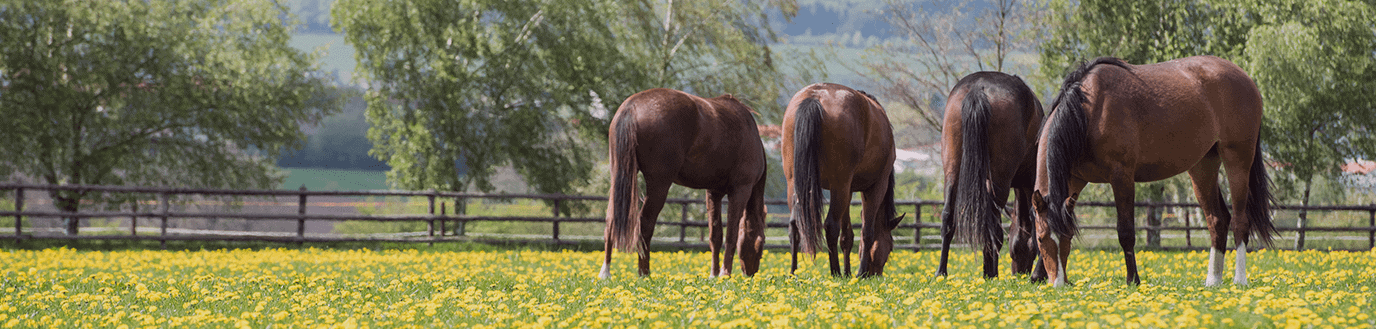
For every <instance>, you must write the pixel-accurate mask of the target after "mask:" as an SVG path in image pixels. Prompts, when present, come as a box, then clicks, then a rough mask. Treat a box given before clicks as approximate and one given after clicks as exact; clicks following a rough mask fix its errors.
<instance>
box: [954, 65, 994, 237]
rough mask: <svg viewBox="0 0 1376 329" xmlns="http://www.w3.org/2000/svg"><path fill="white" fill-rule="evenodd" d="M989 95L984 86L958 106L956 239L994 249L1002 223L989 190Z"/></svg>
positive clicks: (971, 93)
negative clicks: (959, 144)
mask: <svg viewBox="0 0 1376 329" xmlns="http://www.w3.org/2000/svg"><path fill="white" fill-rule="evenodd" d="M989 107H990V105H989V98H988V96H987V95H986V94H985V93H984V87H975V88H972V89H970V91H969V92H968V93H966V94H965V100H964V101H963V102H962V103H961V107H960V123H961V125H960V127H961V128H960V129H961V137H960V139H961V150H960V153H961V154H960V178H959V181H958V183H957V187H956V213H955V219H956V220H955V222H956V234H957V239H958V240H961V241H965V242H968V243H970V245H971V246H972V247H973V246H980V247H983V249H984V251H993V252H998V248H999V247H998V246H1000V245H1003V226H1002V225H1000V224H1001V223H1002V221H1001V220H1000V216H999V212H998V210H997V209H996V208H997V207H996V206H995V203H994V195H993V194H992V193H991V192H990V191H989V187H988V185H987V184H988V180H989V170H990V169H989V140H988V136H989V134H988V130H989V116H990V109H989Z"/></svg>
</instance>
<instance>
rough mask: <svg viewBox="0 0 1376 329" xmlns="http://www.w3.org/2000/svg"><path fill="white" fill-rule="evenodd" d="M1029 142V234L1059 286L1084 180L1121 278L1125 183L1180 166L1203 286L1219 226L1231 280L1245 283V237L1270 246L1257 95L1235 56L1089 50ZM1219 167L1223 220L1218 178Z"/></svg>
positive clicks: (1131, 230)
mask: <svg viewBox="0 0 1376 329" xmlns="http://www.w3.org/2000/svg"><path fill="white" fill-rule="evenodd" d="M1052 104H1053V105H1052V106H1053V110H1052V112H1051V115H1050V118H1048V119H1047V123H1046V128H1045V129H1044V130H1043V131H1042V134H1041V136H1040V141H1039V144H1040V145H1041V146H1040V147H1039V148H1038V149H1037V182H1036V191H1035V193H1034V194H1033V195H1032V204H1033V208H1034V209H1035V210H1036V213H1037V222H1036V225H1037V239H1038V240H1039V244H1040V246H1039V247H1040V249H1041V257H1042V262H1043V264H1044V265H1045V268H1046V271H1047V274H1048V275H1049V276H1050V277H1052V278H1054V279H1052V280H1051V282H1050V283H1051V284H1052V285H1053V286H1060V285H1063V284H1065V283H1066V274H1065V271H1066V262H1067V259H1066V258H1067V257H1068V256H1069V254H1070V239H1071V238H1072V237H1073V236H1074V234H1075V233H1076V232H1077V231H1078V226H1077V225H1078V224H1076V218H1075V215H1074V203H1075V199H1076V198H1077V197H1078V196H1079V192H1080V191H1081V190H1082V189H1083V188H1084V187H1085V184H1087V183H1105V182H1106V183H1109V184H1110V185H1111V186H1112V188H1113V198H1114V203H1115V206H1116V208H1117V210H1118V224H1117V229H1118V243H1119V244H1120V245H1122V247H1123V261H1124V264H1125V266H1126V268H1127V282H1128V283H1129V284H1139V283H1141V278H1140V277H1139V276H1138V274H1137V259H1136V254H1135V252H1134V250H1133V248H1134V247H1135V245H1136V234H1135V233H1136V223H1135V222H1134V220H1133V218H1134V217H1133V216H1134V214H1133V212H1134V209H1133V203H1134V202H1135V199H1134V197H1135V195H1134V192H1135V187H1134V183H1135V182H1149V181H1156V180H1162V179H1166V178H1170V177H1171V176H1175V175H1177V174H1180V173H1181V172H1187V171H1188V172H1189V174H1190V179H1191V181H1192V182H1193V183H1194V193H1195V197H1196V199H1197V200H1198V201H1199V204H1200V207H1201V208H1202V210H1203V212H1204V214H1205V217H1206V218H1207V220H1208V226H1209V237H1210V241H1211V247H1212V248H1211V249H1210V251H1209V269H1208V273H1207V274H1206V278H1205V280H1204V284H1205V285H1209V286H1212V285H1215V284H1218V283H1220V282H1221V281H1222V275H1223V267H1224V264H1223V262H1224V260H1223V250H1225V248H1227V238H1228V230H1229V229H1231V230H1232V231H1233V234H1234V235H1233V240H1234V242H1235V243H1236V245H1237V259H1236V261H1237V262H1236V265H1235V266H1236V270H1235V272H1234V276H1233V283H1235V284H1239V285H1242V284H1247V268H1246V260H1247V242H1248V239H1249V237H1250V236H1252V235H1256V236H1257V237H1258V238H1260V239H1261V241H1262V243H1263V244H1267V245H1269V244H1270V243H1271V236H1272V235H1273V234H1275V232H1276V229H1275V226H1274V225H1272V223H1271V214H1270V212H1269V209H1270V205H1271V204H1272V203H1273V202H1274V200H1273V198H1272V196H1271V191H1270V189H1269V187H1268V185H1270V182H1269V181H1270V178H1269V177H1268V176H1267V174H1266V167H1265V164H1264V163H1263V160H1262V155H1261V141H1260V131H1261V119H1262V118H1261V116H1262V101H1261V94H1260V93H1259V92H1258V91H1257V87H1256V83H1254V82H1253V81H1252V79H1251V78H1249V77H1248V76H1247V73H1245V72H1243V71H1242V69H1241V68H1239V67H1238V66H1237V65H1236V64H1233V63H1232V62H1229V61H1227V60H1225V59H1221V58H1218V57H1213V56H1196V57H1188V58H1182V59H1177V60H1173V61H1169V62H1163V63H1157V64H1149V65H1131V64H1128V63H1125V62H1123V61H1122V60H1120V59H1117V58H1098V59H1095V60H1094V61H1092V62H1090V63H1088V64H1084V65H1081V66H1080V67H1079V68H1078V69H1076V70H1075V71H1073V72H1071V73H1070V74H1069V75H1067V76H1066V78H1065V81H1064V82H1063V83H1062V85H1061V93H1060V94H1059V95H1057V96H1056V100H1055V102H1053V103H1052ZM1220 164H1221V165H1222V167H1223V168H1224V169H1226V170H1227V178H1228V189H1229V195H1230V197H1231V198H1232V209H1233V210H1234V211H1237V217H1236V218H1234V217H1233V216H1232V214H1230V213H1229V211H1228V206H1227V204H1226V203H1225V202H1224V200H1223V191H1222V190H1221V188H1220V186H1219V182H1218V174H1219V166H1220Z"/></svg>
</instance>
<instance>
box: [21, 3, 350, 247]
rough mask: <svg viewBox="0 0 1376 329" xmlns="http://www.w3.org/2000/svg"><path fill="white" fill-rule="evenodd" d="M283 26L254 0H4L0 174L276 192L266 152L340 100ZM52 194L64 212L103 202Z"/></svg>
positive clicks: (276, 11)
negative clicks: (86, 203) (86, 202)
mask: <svg viewBox="0 0 1376 329" xmlns="http://www.w3.org/2000/svg"><path fill="white" fill-rule="evenodd" d="M291 23H292V21H291V18H290V16H288V15H287V12H286V8H284V7H281V6H279V5H277V4H275V3H273V2H269V1H256V0H234V1H228V0H226V1H211V0H205V1H178V2H171V1H132V2H126V1H57V0H52V1H4V2H0V40H5V41H4V42H0V91H3V92H0V116H3V117H5V119H6V120H4V121H0V138H3V139H4V140H6V141H7V143H5V144H4V145H3V146H0V155H3V157H4V158H5V159H6V160H5V161H3V162H0V174H3V175H4V176H8V177H15V176H18V177H19V179H33V180H39V181H41V182H44V183H48V184H102V185H146V186H185V187H222V188H272V187H275V186H277V182H278V181H279V180H280V177H278V174H277V173H276V170H275V169H274V167H273V165H272V161H271V159H274V158H276V155H277V154H278V153H280V150H282V149H283V148H285V147H290V146H294V145H296V144H297V143H299V142H300V140H301V139H302V137H303V135H302V133H301V131H300V128H299V127H300V124H301V123H311V122H315V121H316V120H319V119H320V118H321V117H322V116H323V115H326V114H329V113H331V112H334V111H337V110H338V107H339V103H338V95H337V94H336V91H335V90H334V89H333V87H331V86H330V84H329V82H328V81H327V80H326V79H324V78H322V77H321V75H320V74H318V72H317V70H316V64H315V58H316V55H313V54H306V53H302V52H300V51H297V50H295V49H293V48H291V47H289V46H288V45H287V40H288V38H289V32H290V29H289V26H290V25H291ZM51 196H52V197H53V198H54V199H55V202H56V205H57V207H58V208H60V209H62V210H65V211H75V210H76V209H77V208H78V206H79V203H80V200H90V199H97V200H99V199H103V198H109V197H111V196H105V195H92V194H89V192H88V191H84V190H83V191H73V192H54V193H52V195H51ZM113 203H114V204H119V203H122V202H120V201H117V200H116V201H115V202H113ZM75 223H76V222H75V221H70V222H69V230H68V232H69V233H76V232H75V229H76V226H75Z"/></svg>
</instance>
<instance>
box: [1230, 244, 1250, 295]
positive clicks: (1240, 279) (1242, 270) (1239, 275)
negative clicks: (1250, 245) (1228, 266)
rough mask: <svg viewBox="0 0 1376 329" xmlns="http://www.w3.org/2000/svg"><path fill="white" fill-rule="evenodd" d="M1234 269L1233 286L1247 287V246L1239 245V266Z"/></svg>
mask: <svg viewBox="0 0 1376 329" xmlns="http://www.w3.org/2000/svg"><path fill="white" fill-rule="evenodd" d="M1236 266H1237V267H1236V268H1234V269H1233V284H1236V285H1247V244H1246V243H1239V244H1237V264H1236Z"/></svg>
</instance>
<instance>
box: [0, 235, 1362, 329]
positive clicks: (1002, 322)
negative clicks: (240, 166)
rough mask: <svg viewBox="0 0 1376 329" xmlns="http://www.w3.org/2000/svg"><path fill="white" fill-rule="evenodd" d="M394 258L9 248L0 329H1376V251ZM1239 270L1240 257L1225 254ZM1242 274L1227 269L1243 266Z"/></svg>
mask: <svg viewBox="0 0 1376 329" xmlns="http://www.w3.org/2000/svg"><path fill="white" fill-rule="evenodd" d="M438 249H443V248H440V246H437V249H436V250H430V249H426V250H415V249H409V250H391V249H378V250H373V249H366V248H359V249H352V250H350V249H332V250H322V249H314V248H309V249H263V250H250V249H231V250H201V251H151V250H114V251H81V250H73V249H67V248H55V249H54V248H49V249H40V250H27V249H15V248H13V247H9V248H6V249H4V250H3V251H0V291H4V294H0V328H37V327H64V328H87V327H102V328H126V327H129V328H141V327H160V328H175V327H251V328H265V327H274V328H281V327H291V328H300V327H311V328H315V327H341V328H370V327H388V328H394V327H401V328H404V327H475V328H481V327H532V328H546V327H591V328H605V327H641V328H660V327H723V328H788V327H799V326H801V327H837V326H839V327H915V328H925V327H932V328H944V327H977V328H982V327H1026V328H1043V327H1046V328H1062V327H1074V328H1096V327H1103V328H1161V327H1287V328H1306V327H1312V328H1325V327H1336V328H1342V327H1349V328H1370V327H1372V326H1373V324H1374V323H1376V319H1373V315H1372V314H1371V311H1370V310H1371V309H1372V305H1371V304H1372V303H1373V302H1374V301H1376V292H1373V291H1372V288H1373V286H1376V276H1373V275H1371V273H1372V271H1373V269H1376V253H1374V252H1325V251H1312V250H1310V251H1302V252H1296V251H1275V250H1261V251H1257V252H1253V253H1250V254H1249V255H1248V256H1249V257H1248V258H1249V265H1250V266H1251V268H1250V272H1251V273H1252V276H1251V278H1252V281H1251V285H1248V286H1234V285H1231V284H1224V285H1221V286H1219V287H1212V288H1206V287H1203V286H1202V283H1203V280H1204V271H1205V266H1206V264H1205V259H1206V258H1207V254H1206V253H1204V252H1156V251H1142V252H1140V253H1139V255H1138V257H1139V258H1138V260H1139V262H1140V264H1141V266H1142V275H1143V278H1142V284H1141V285H1140V286H1129V285H1126V284H1124V283H1123V270H1122V256H1121V254H1120V253H1119V252H1118V251H1117V250H1102V251H1100V250H1083V249H1082V250H1076V251H1075V252H1073V253H1072V254H1071V257H1070V261H1071V262H1070V266H1069V281H1070V282H1071V283H1073V284H1074V285H1073V286H1070V287H1063V288H1059V289H1058V288H1051V287H1048V286H1046V285H1045V284H1030V283H1028V282H1026V278H1025V277H1014V276H1009V275H1008V274H1007V273H1006V270H1007V269H1008V265H1009V264H1008V257H1007V255H1006V254H1003V255H1001V257H1000V262H1002V263H1003V264H1000V269H1002V270H1003V273H1000V275H1001V276H1000V277H998V278H996V279H992V280H985V279H983V278H982V277H980V274H979V273H980V266H981V263H980V259H979V254H977V253H975V252H973V251H969V250H967V249H959V250H957V251H956V252H955V253H954V254H953V259H952V263H951V269H950V273H951V274H950V276H949V277H947V278H944V279H939V278H934V277H933V275H932V273H934V272H935V269H936V264H937V258H936V257H937V252H935V251H921V252H908V251H896V252H895V253H894V254H893V255H892V258H891V259H890V261H889V263H888V266H887V267H886V272H885V276H883V277H880V278H874V279H864V280H857V279H850V278H833V277H831V276H829V275H827V274H826V273H827V272H828V270H827V269H826V262H825V261H824V260H825V257H819V258H817V259H816V260H815V261H804V262H802V264H801V265H802V268H800V269H799V274H798V275H797V276H796V277H795V276H789V275H788V274H787V273H788V272H787V271H788V257H787V254H786V253H783V252H779V251H777V250H771V251H768V252H767V253H766V254H765V255H764V259H763V260H764V262H763V264H762V267H761V272H760V273H759V275H758V276H756V277H754V278H747V277H741V276H737V277H730V278H723V279H713V278H709V277H707V275H706V274H707V266H708V264H709V261H710V255H709V254H707V253H704V252H655V253H653V254H652V257H653V259H654V261H653V266H652V271H653V275H652V277H650V278H639V277H636V276H635V275H634V273H635V269H634V267H635V265H634V263H635V260H634V259H635V256H634V254H629V253H617V254H616V255H615V258H614V260H613V271H612V273H613V274H614V277H613V278H612V279H610V280H608V281H598V280H596V275H597V273H596V272H597V269H598V267H599V266H600V259H599V258H600V256H601V255H600V253H599V252H582V251H569V250H561V251H530V250H525V251H516V250H500V249H499V250H486V251H453V250H446V251H440V250H438ZM1229 257H1230V259H1231V255H1229ZM1229 263H1230V264H1229V266H1231V262H1229Z"/></svg>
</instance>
